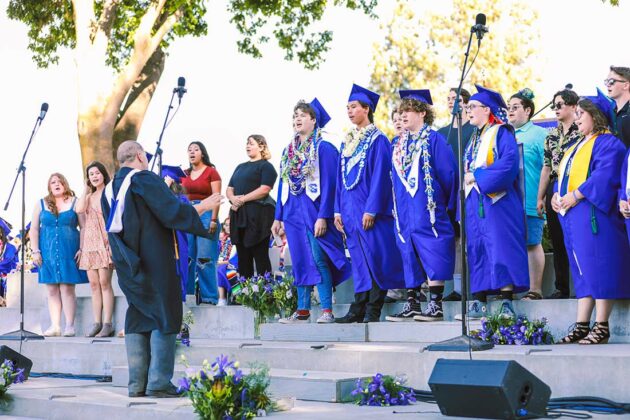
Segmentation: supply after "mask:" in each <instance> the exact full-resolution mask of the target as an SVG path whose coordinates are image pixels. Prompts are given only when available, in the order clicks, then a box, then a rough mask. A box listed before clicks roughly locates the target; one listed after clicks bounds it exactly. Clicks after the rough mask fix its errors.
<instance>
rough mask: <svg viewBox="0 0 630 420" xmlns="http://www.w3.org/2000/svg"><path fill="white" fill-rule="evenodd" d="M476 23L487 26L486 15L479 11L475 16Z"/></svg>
mask: <svg viewBox="0 0 630 420" xmlns="http://www.w3.org/2000/svg"><path fill="white" fill-rule="evenodd" d="M475 25H481V26H486V15H484V14H483V13H479V14H478V15H477V17H476V18H475Z"/></svg>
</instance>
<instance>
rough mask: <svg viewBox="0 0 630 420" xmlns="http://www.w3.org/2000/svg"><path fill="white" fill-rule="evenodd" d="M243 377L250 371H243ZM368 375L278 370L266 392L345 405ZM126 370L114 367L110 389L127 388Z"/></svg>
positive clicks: (180, 371) (181, 371)
mask: <svg viewBox="0 0 630 420" xmlns="http://www.w3.org/2000/svg"><path fill="white" fill-rule="evenodd" d="M188 369H189V370H191V371H193V372H198V371H199V370H200V369H201V367H200V366H190V367H189V368H188ZM186 370H187V369H186V368H185V367H184V366H183V365H177V366H176V367H175V374H174V377H173V382H174V383H178V382H179V378H182V377H184V376H185V372H186ZM241 370H242V371H243V373H245V374H247V373H249V371H250V369H248V368H246V367H245V368H242V369H241ZM370 376H371V375H370V374H360V373H352V372H325V371H316V370H301V369H277V368H272V369H270V371H269V378H270V380H271V383H270V386H269V390H270V392H271V394H272V395H273V396H274V398H296V399H298V400H306V401H321V402H347V401H351V400H352V396H351V395H350V393H351V392H352V391H353V390H354V389H355V388H356V381H357V379H364V378H368V377H370ZM128 382H129V369H128V368H127V366H114V368H113V369H112V385H114V386H119V387H125V388H126V387H127V383H128Z"/></svg>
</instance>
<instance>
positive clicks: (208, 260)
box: [186, 200, 221, 303]
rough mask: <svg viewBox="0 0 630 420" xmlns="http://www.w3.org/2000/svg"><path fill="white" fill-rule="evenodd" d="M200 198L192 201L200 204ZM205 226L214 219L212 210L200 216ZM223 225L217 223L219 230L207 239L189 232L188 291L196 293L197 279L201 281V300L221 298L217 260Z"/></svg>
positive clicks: (207, 300) (207, 301) (213, 301)
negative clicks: (218, 287)
mask: <svg viewBox="0 0 630 420" xmlns="http://www.w3.org/2000/svg"><path fill="white" fill-rule="evenodd" d="M198 203H199V200H194V201H192V204H198ZM199 217H200V219H201V222H202V223H203V226H204V227H205V228H206V229H208V227H209V226H210V221H211V219H212V212H206V213H204V214H202V215H201V216H199ZM220 231H221V226H220V225H218V224H217V231H216V232H215V234H214V235H213V238H212V239H206V238H202V237H199V236H195V235H192V234H188V285H187V287H186V289H187V290H186V293H187V294H189V295H194V294H195V279H196V280H197V282H199V293H200V294H201V301H202V302H205V303H216V302H217V299H218V298H219V291H218V289H217V260H218V259H219V232H220Z"/></svg>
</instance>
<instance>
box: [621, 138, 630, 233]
mask: <svg viewBox="0 0 630 420" xmlns="http://www.w3.org/2000/svg"><path fill="white" fill-rule="evenodd" d="M629 168H630V149H628V151H627V152H626V157H625V158H624V160H623V165H622V167H621V189H620V190H619V212H620V213H621V215H622V216H623V217H624V219H626V233H627V234H628V243H630V169H629Z"/></svg>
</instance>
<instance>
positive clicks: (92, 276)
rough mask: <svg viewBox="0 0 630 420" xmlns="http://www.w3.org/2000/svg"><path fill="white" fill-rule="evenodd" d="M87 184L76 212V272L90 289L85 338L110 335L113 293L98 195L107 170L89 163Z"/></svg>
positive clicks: (107, 175) (99, 165)
mask: <svg viewBox="0 0 630 420" xmlns="http://www.w3.org/2000/svg"><path fill="white" fill-rule="evenodd" d="M85 173H86V177H87V181H86V186H85V191H84V193H83V196H81V198H80V199H79V200H78V202H77V205H76V211H77V213H79V214H82V215H83V216H84V218H85V222H84V226H83V228H82V229H81V250H80V252H81V257H80V259H79V268H80V269H81V270H85V271H87V275H88V279H89V281H90V287H91V288H92V310H93V311H94V325H93V326H92V328H91V329H90V331H88V332H87V333H86V336H87V337H95V336H96V337H111V336H113V335H114V327H113V325H112V317H113V313H114V289H113V288H112V272H113V269H112V257H111V251H110V249H109V241H108V239H107V231H106V230H105V221H104V220H103V213H102V210H101V195H102V193H103V190H104V189H105V186H106V185H107V184H108V183H109V174H108V173H107V169H105V166H104V165H103V164H102V163H100V162H92V163H90V164H89V165H88V166H87V168H86V169H85Z"/></svg>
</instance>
